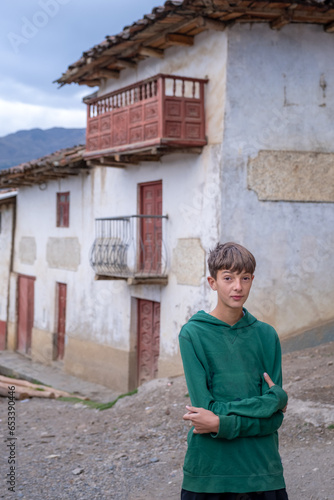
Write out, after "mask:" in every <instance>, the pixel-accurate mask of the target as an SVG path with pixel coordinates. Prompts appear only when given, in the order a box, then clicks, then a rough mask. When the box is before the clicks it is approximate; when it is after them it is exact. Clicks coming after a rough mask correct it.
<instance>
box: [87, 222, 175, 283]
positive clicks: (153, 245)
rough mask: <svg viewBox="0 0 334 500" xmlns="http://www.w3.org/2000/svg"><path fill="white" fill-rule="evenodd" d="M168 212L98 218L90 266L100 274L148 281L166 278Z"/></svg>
mask: <svg viewBox="0 0 334 500" xmlns="http://www.w3.org/2000/svg"><path fill="white" fill-rule="evenodd" d="M166 219H167V215H128V216H121V217H108V218H99V219H96V220H95V229H96V237H95V240H94V243H93V245H92V248H91V252H90V265H91V266H92V268H93V269H94V271H95V273H96V274H97V275H98V276H106V277H110V278H115V279H117V278H120V279H129V278H133V279H135V280H137V281H138V279H139V278H140V280H141V281H144V282H145V280H146V281H148V280H149V279H150V278H151V279H152V278H155V279H159V278H160V279H161V278H166V277H167V252H166V246H165V243H164V240H163V234H164V233H165V231H164V227H163V225H164V222H165V221H166Z"/></svg>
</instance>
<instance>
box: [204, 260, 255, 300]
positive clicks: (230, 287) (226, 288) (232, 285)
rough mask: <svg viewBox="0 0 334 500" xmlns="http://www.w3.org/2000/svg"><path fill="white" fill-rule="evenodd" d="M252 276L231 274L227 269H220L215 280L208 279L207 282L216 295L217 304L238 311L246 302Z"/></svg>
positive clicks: (210, 277)
mask: <svg viewBox="0 0 334 500" xmlns="http://www.w3.org/2000/svg"><path fill="white" fill-rule="evenodd" d="M253 279H254V275H252V274H250V273H246V272H245V271H242V272H241V273H237V272H232V271H229V270H227V269H220V270H219V271H218V272H217V278H216V279H214V278H212V276H209V277H208V282H209V285H210V287H211V288H212V290H215V291H216V292H217V295H218V302H220V303H221V305H223V306H225V307H228V308H232V309H240V308H242V306H243V305H244V303H245V302H246V300H247V298H248V295H249V292H250V289H251V286H252V283H253Z"/></svg>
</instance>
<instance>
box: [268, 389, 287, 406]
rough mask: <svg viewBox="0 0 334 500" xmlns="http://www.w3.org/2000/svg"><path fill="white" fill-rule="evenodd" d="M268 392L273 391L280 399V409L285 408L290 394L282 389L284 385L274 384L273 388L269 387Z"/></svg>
mask: <svg viewBox="0 0 334 500" xmlns="http://www.w3.org/2000/svg"><path fill="white" fill-rule="evenodd" d="M268 392H272V393H274V394H275V396H276V397H277V399H278V405H277V406H278V409H279V410H283V408H284V407H285V406H286V405H287V402H288V395H287V393H286V392H285V390H284V389H282V387H280V386H279V385H274V386H273V387H272V388H271V389H269V391H268Z"/></svg>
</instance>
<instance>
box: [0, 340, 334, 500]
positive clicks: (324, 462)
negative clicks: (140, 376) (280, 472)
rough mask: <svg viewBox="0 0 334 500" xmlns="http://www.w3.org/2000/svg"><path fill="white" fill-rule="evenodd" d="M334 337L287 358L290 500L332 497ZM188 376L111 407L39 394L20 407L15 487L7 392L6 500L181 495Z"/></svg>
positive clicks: (285, 436) (3, 408)
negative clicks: (9, 479)
mask: <svg viewBox="0 0 334 500" xmlns="http://www.w3.org/2000/svg"><path fill="white" fill-rule="evenodd" d="M333 361H334V343H333V342H332V343H329V344H326V345H323V346H320V347H318V348H312V349H306V350H304V351H299V352H295V353H292V354H287V355H285V356H284V358H283V370H284V379H285V388H286V390H287V391H288V393H289V407H288V411H287V414H286V417H285V420H284V424H283V426H282V428H281V431H280V450H281V455H282V460H283V465H284V467H285V477H286V482H287V489H288V492H289V498H290V500H333V499H334V469H333V464H334V425H333V424H334V396H333V393H334V392H333V389H334V365H333ZM186 393H187V389H186V386H185V382H184V379H183V377H179V378H175V379H158V380H154V381H152V382H150V383H148V384H146V385H144V386H142V387H141V388H140V389H139V392H138V394H135V395H133V396H129V397H126V398H124V399H121V400H119V401H118V403H117V404H116V405H115V406H114V407H113V408H111V409H109V410H104V411H98V410H95V409H90V408H86V407H84V406H83V405H82V404H80V403H77V404H73V403H68V402H62V401H57V400H43V399H37V398H35V399H31V400H26V401H18V402H16V403H15V406H16V436H17V441H16V442H15V453H16V458H17V463H16V465H17V471H16V492H15V493H12V492H10V491H8V489H7V488H8V485H7V484H6V479H7V478H6V474H7V473H9V464H8V456H9V452H10V451H9V450H10V448H9V447H7V446H6V444H8V441H5V440H6V439H7V437H8V430H7V427H6V422H7V400H6V399H5V398H0V418H1V424H2V425H1V428H0V429H1V431H0V432H1V436H0V437H1V441H2V442H3V443H5V444H4V446H2V448H1V457H0V460H1V461H0V468H1V475H2V480H3V483H2V484H3V487H2V488H1V491H0V498H4V499H6V500H7V499H13V500H14V499H15V500H16V499H27V500H49V499H50V500H52V499H55V500H56V499H73V500H76V499H78V500H79V499H85V500H94V499H99V500H104V499H115V500H128V499H129V500H144V499H145V500H155V499H161V500H167V499H168V500H177V499H179V492H180V487H181V481H182V463H183V458H184V454H185V450H186V434H187V431H188V425H187V424H185V423H184V422H183V420H182V415H183V413H184V412H185V411H184V407H185V405H186V404H187V403H188V402H189V398H188V397H187V395H186Z"/></svg>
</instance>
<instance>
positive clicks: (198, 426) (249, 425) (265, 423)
mask: <svg viewBox="0 0 334 500" xmlns="http://www.w3.org/2000/svg"><path fill="white" fill-rule="evenodd" d="M180 348H181V355H182V359H183V364H184V370H185V376H186V381H187V386H188V390H189V395H190V398H191V402H192V406H189V407H187V410H188V413H186V415H185V416H184V419H185V420H189V421H191V422H192V424H193V425H194V433H195V434H203V433H211V434H212V437H218V438H224V439H234V438H236V437H249V436H265V435H268V434H272V433H273V432H275V431H276V430H277V429H278V428H279V427H280V426H281V424H282V421H283V410H286V406H287V394H286V393H285V391H283V389H282V388H281V387H280V385H281V381H282V374H281V351H280V345H279V342H277V344H276V352H275V361H274V363H273V366H272V370H273V375H272V376H273V379H274V380H276V381H277V384H275V383H274V382H273V381H272V380H271V378H270V377H269V376H268V375H267V374H265V375H264V379H265V382H266V383H267V385H268V387H269V389H268V390H267V391H266V392H265V393H264V394H263V395H262V396H255V397H251V398H247V399H243V400H240V401H231V402H222V401H216V400H214V399H213V397H212V394H211V392H210V391H209V389H208V387H207V380H206V370H205V368H204V366H203V365H202V363H201V361H200V360H199V358H198V357H197V354H196V353H195V350H194V348H193V346H192V343H191V341H190V340H189V339H188V338H186V337H182V336H180Z"/></svg>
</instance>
